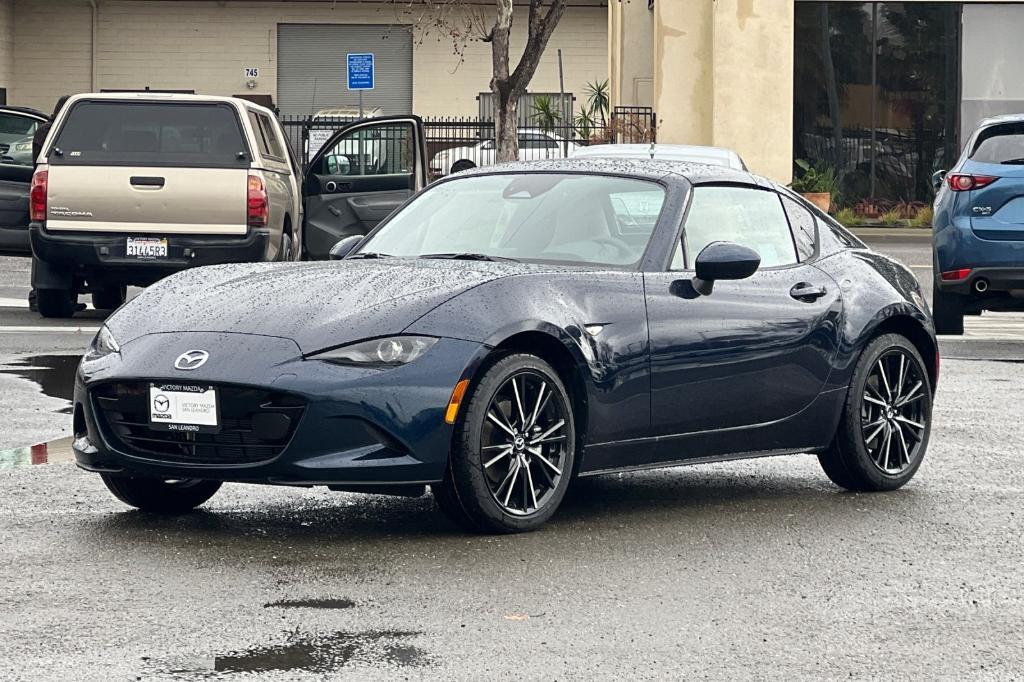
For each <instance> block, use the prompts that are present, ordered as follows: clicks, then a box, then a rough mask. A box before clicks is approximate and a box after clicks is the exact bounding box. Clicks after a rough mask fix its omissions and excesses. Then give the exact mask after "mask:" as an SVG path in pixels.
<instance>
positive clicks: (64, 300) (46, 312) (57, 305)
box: [36, 289, 78, 318]
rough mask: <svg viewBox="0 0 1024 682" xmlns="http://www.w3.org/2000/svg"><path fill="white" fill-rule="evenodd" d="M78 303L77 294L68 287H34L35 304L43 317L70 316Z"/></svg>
mask: <svg viewBox="0 0 1024 682" xmlns="http://www.w3.org/2000/svg"><path fill="white" fill-rule="evenodd" d="M77 304H78V295H77V294H75V293H72V291H71V290H70V289H36V305H37V306H38V307H39V314H40V315H42V316H43V317H54V318H60V317H71V316H72V315H74V313H75V306H76V305H77Z"/></svg>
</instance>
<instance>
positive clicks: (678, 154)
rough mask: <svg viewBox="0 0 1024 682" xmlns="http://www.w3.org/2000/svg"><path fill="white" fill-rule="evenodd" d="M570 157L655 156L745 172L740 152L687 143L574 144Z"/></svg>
mask: <svg viewBox="0 0 1024 682" xmlns="http://www.w3.org/2000/svg"><path fill="white" fill-rule="evenodd" d="M569 156H570V157H572V158H574V159H593V158H598V157H600V158H606V159H656V160H658V161H683V162H688V163H707V164H711V165H712V166H725V167H726V168H732V169H734V170H741V171H745V170H748V169H747V164H746V163H744V162H743V159H741V158H740V155H739V154H737V153H736V152H734V151H733V150H731V149H726V148H725V147H701V146H698V145H691V144H655V143H653V142H652V143H651V144H592V145H590V146H587V147H577V148H576V149H575V150H574V151H573V153H572V154H570V155H569Z"/></svg>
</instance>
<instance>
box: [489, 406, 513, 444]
mask: <svg viewBox="0 0 1024 682" xmlns="http://www.w3.org/2000/svg"><path fill="white" fill-rule="evenodd" d="M492 406H494V407H497V403H493V404H492ZM499 409H500V408H499ZM487 418H488V419H490V420H491V421H492V422H493V423H494V424H495V425H497V426H498V427H499V428H500V429H502V430H503V431H505V433H507V434H508V435H510V436H512V437H513V438H515V437H516V432H515V431H513V430H512V427H511V426H509V425H508V424H506V423H505V421H504V420H503V419H502V418H501V417H499V416H498V415H496V414H494V412H493V411H492V410H487Z"/></svg>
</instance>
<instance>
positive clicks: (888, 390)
mask: <svg viewBox="0 0 1024 682" xmlns="http://www.w3.org/2000/svg"><path fill="white" fill-rule="evenodd" d="M878 375H879V377H881V379H882V385H883V386H885V394H886V396H887V397H889V398H892V385H891V384H890V383H889V376H888V375H887V374H886V373H885V358H881V359H879V361H878Z"/></svg>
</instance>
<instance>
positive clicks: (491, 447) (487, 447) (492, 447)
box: [480, 443, 512, 452]
mask: <svg viewBox="0 0 1024 682" xmlns="http://www.w3.org/2000/svg"><path fill="white" fill-rule="evenodd" d="M508 447H512V444H511V443H499V444H498V445H485V446H484V447H482V448H480V451H481V452H484V451H486V450H504V449H505V448H508Z"/></svg>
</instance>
